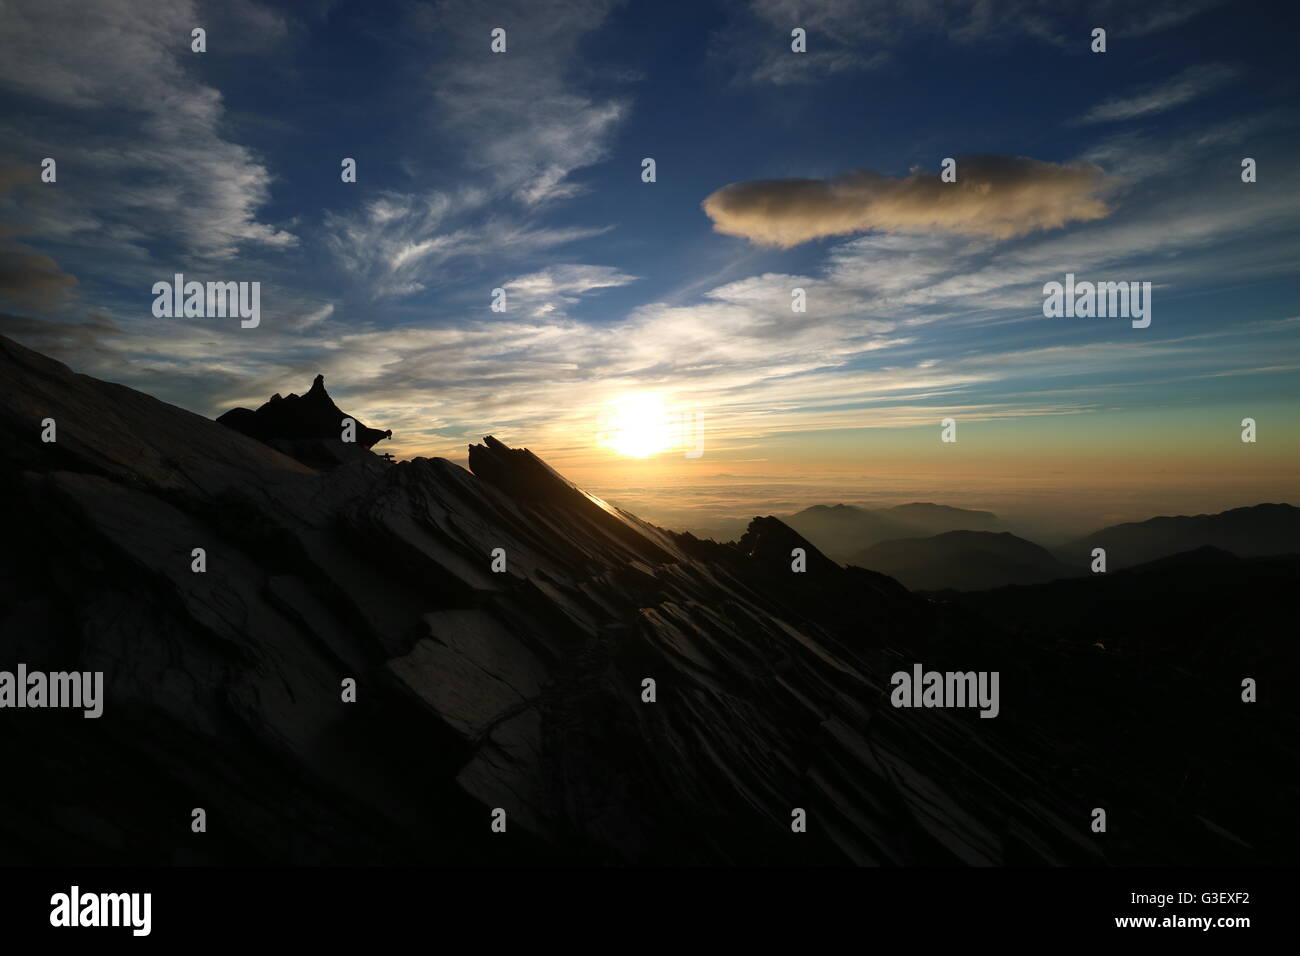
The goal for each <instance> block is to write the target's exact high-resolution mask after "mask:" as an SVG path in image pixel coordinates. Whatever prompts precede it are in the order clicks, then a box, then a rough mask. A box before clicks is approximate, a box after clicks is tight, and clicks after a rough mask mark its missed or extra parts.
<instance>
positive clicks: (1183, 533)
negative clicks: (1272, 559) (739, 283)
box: [1057, 504, 1300, 569]
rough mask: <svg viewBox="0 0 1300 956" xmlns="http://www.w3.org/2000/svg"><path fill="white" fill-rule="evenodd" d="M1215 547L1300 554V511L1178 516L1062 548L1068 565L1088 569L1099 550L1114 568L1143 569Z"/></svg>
mask: <svg viewBox="0 0 1300 956" xmlns="http://www.w3.org/2000/svg"><path fill="white" fill-rule="evenodd" d="M1201 547H1214V548H1220V549H1222V550H1224V551H1228V552H1230V553H1232V554H1235V555H1238V556H1239V557H1243V558H1248V557H1254V556H1257V555H1266V554H1300V508H1296V507H1293V506H1292V505H1287V504H1261V505H1254V506H1252V507H1249V508H1233V509H1232V510H1231V511H1223V512H1220V513H1219V514H1214V515H1178V516H1177V517H1161V518H1151V519H1150V520H1148V521H1136V522H1130V523H1128V524H1117V525H1111V526H1110V527H1108V528H1102V529H1101V530H1100V531H1095V532H1093V533H1092V534H1089V535H1085V536H1083V537H1082V538H1079V539H1078V540H1077V541H1074V542H1071V543H1070V544H1068V545H1066V546H1064V547H1062V548H1060V549H1059V550H1058V552H1057V553H1058V555H1059V556H1060V557H1061V559H1062V560H1064V561H1066V562H1067V563H1070V564H1074V565H1075V566H1079V567H1087V566H1088V564H1089V563H1090V560H1091V558H1090V556H1091V554H1092V550H1093V549H1094V548H1104V549H1105V551H1106V566H1107V567H1108V568H1110V569H1117V568H1126V567H1130V566H1132V565H1135V564H1142V563H1144V562H1147V561H1152V560H1154V559H1156V558H1162V557H1165V556H1166V555H1171V554H1179V553H1181V552H1184V551H1191V550H1193V549H1195V548H1201Z"/></svg>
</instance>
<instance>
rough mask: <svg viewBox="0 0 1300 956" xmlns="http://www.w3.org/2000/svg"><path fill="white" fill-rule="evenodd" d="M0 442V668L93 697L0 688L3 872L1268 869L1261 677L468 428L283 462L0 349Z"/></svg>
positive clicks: (1282, 776)
mask: <svg viewBox="0 0 1300 956" xmlns="http://www.w3.org/2000/svg"><path fill="white" fill-rule="evenodd" d="M286 401H287V400H286ZM331 404H332V402H331ZM331 414H332V413H331ZM46 418H53V419H54V420H55V421H56V422H57V436H58V440H57V442H56V443H52V444H47V443H42V441H41V440H40V433H41V422H42V420H43V419H46ZM0 440H2V441H3V444H2V445H0V500H2V501H3V512H2V513H0V526H3V528H4V529H5V548H4V551H3V556H2V558H0V669H12V668H13V667H14V666H15V665H16V664H17V663H18V662H25V663H26V664H27V665H28V666H29V667H30V668H33V669H37V668H40V669H44V670H47V671H53V670H102V671H103V672H104V675H105V697H106V699H105V701H104V713H103V716H102V717H100V718H99V719H97V720H86V719H83V718H82V716H81V714H80V712H56V711H49V710H44V711H42V710H13V709H5V710H0V766H3V767H4V769H5V786H4V787H3V788H0V860H3V861H39V862H58V861H82V862H90V861H96V862H98V861H105V862H126V861H131V862H168V861H174V862H234V861H241V862H243V861H247V862H299V863H303V862H357V861H389V862H394V861H405V862H472V863H490V862H503V861H516V862H517V861H592V862H643V863H644V862H747V863H768V862H825V863H864V864H893V863H902V864H912V863H968V864H997V863H1099V862H1106V861H1112V862H1130V861H1140V862H1149V863H1154V862H1192V861H1195V862H1211V861H1258V860H1292V861H1294V860H1295V859H1296V858H1297V852H1296V846H1297V838H1296V836H1295V830H1294V827H1293V825H1292V823H1291V820H1290V814H1291V808H1292V807H1293V806H1294V800H1295V797H1296V795H1297V790H1296V777H1295V766H1296V757H1295V743H1294V741H1295V740H1296V739H1297V737H1296V735H1295V731H1296V729H1297V725H1296V721H1295V717H1294V710H1293V709H1291V708H1289V707H1284V706H1280V705H1279V704H1277V703H1276V701H1277V699H1278V696H1280V695H1278V696H1275V697H1274V698H1273V702H1270V701H1269V700H1268V699H1267V698H1265V697H1262V698H1261V702H1260V703H1259V704H1258V705H1251V706H1247V705H1242V704H1240V703H1239V702H1238V697H1237V695H1238V693H1239V691H1238V690H1237V682H1238V675H1237V674H1235V673H1231V674H1224V675H1222V680H1221V681H1220V683H1221V684H1222V686H1219V687H1217V689H1215V687H1214V686H1213V685H1212V682H1211V683H1207V681H1206V678H1205V675H1202V674H1196V675H1194V678H1195V679H1190V678H1189V677H1188V676H1187V675H1186V674H1185V673H1183V672H1182V670H1180V668H1181V666H1182V665H1181V663H1180V662H1178V661H1177V659H1176V656H1175V657H1173V658H1170V657H1169V656H1168V655H1166V656H1164V657H1161V656H1156V657H1149V658H1140V659H1132V658H1128V657H1118V656H1111V657H1106V656H1103V655H1104V654H1105V652H1104V651H1101V650H1099V649H1097V648H1094V647H1093V646H1091V644H1085V643H1083V642H1081V641H1078V640H1065V639H1053V640H1042V639H1039V636H1038V635H1035V634H1033V633H1024V632H1023V631H1022V630H1021V629H1019V628H1014V627H1011V628H1005V627H1002V626H1001V624H1000V623H999V622H998V621H997V620H990V619H989V618H988V616H986V615H984V614H982V613H976V612H971V611H967V610H964V609H961V608H957V607H954V606H950V605H947V604H943V603H939V602H934V601H927V600H924V599H922V598H920V597H917V596H915V595H913V594H911V593H909V592H908V591H907V590H906V589H904V588H903V587H902V586H901V585H899V584H898V583H897V582H896V581H894V580H893V579H891V578H888V577H885V576H884V575H880V574H876V573H874V572H871V571H868V570H864V569H861V568H852V567H850V568H843V567H840V566H839V565H837V564H835V563H834V562H832V561H830V560H828V559H826V558H824V557H823V556H822V555H820V554H819V553H818V552H817V551H816V549H814V548H813V547H812V546H811V545H809V544H808V543H807V542H806V541H804V540H803V539H802V538H800V537H799V536H798V535H797V534H796V533H795V532H794V531H792V530H791V529H790V528H788V527H787V526H785V525H783V524H782V523H781V522H779V521H777V520H776V519H774V518H766V519H755V521H754V522H753V523H752V524H751V526H750V529H749V532H748V533H747V534H746V535H745V536H744V538H743V539H742V540H741V541H740V542H737V543H735V544H719V543H716V542H713V541H707V540H699V539H696V538H694V537H692V536H691V535H679V534H674V533H672V532H669V531H665V530H662V529H660V528H657V527H654V526H652V525H650V524H647V523H646V522H644V521H641V520H639V519H638V518H636V517H635V516H633V515H630V514H627V513H625V512H623V511H620V510H619V509H617V508H614V507H612V506H610V505H608V504H606V503H605V502H602V501H600V500H599V499H597V498H594V497H592V496H590V495H588V494H585V493H584V492H582V491H580V490H578V489H576V488H575V487H573V486H572V485H571V484H569V483H568V482H566V481H565V480H564V479H563V478H561V477H560V476H559V475H557V474H556V473H555V472H554V471H553V470H551V469H550V468H549V467H547V466H546V465H545V464H544V463H543V462H541V461H540V460H539V459H538V458H537V457H536V456H534V455H532V454H531V453H530V452H528V451H526V450H522V449H511V448H507V447H506V446H504V445H502V444H501V443H500V442H497V441H495V440H494V439H491V438H489V439H487V440H486V441H485V443H484V444H483V445H476V446H473V447H472V448H471V450H470V463H471V466H472V468H473V473H471V472H469V471H466V470H464V469H462V468H460V467H458V466H457V465H454V464H452V463H450V462H447V461H444V460H440V459H433V460H429V459H416V460H414V461H409V462H402V463H399V464H396V465H389V464H386V463H383V462H381V461H380V460H379V459H378V458H377V457H376V456H374V455H373V454H365V455H358V456H356V457H354V458H352V459H351V460H346V461H343V462H342V463H341V464H336V465H335V466H334V467H331V468H329V469H328V470H322V469H317V468H311V467H308V466H307V465H305V464H303V463H302V462H301V461H298V460H295V459H293V458H291V457H288V456H286V455H284V454H281V453H280V452H278V451H276V450H275V449H273V448H271V447H268V446H267V445H266V444H264V443H263V442H262V441H259V440H255V439H254V438H251V437H248V436H246V435H244V434H241V433H240V432H238V431H236V430H233V429H231V428H228V427H225V426H224V425H221V424H218V423H216V422H213V421H209V420H207V419H204V418H202V417H200V416H197V415H193V414H191V413H189V412H186V411H183V410H181V409H179V408H176V407H173V406H170V405H167V404H165V403H163V402H159V401H157V400H155V399H152V398H150V397H148V396H147V395H143V394H141V393H139V392H135V391H133V390H131V389H128V388H124V387H122V386H118V385H112V384H108V383H105V382H100V381H97V380H95V379H91V378H88V377H86V376H81V375H76V374H74V373H72V372H71V371H69V370H68V369H67V368H66V367H64V366H63V365H61V364H59V363H57V362H54V361H52V360H50V359H48V358H45V357H43V356H41V355H39V354H37V353H34V352H32V351H30V350H27V349H25V348H22V347H21V346H18V345H16V344H15V343H13V342H11V341H9V340H7V339H2V338H0ZM799 547H801V548H804V549H805V550H806V553H807V558H808V561H807V567H808V570H807V571H806V572H805V573H802V574H794V573H792V572H791V557H790V552H791V550H792V549H793V548H799ZM195 548H203V549H205V551H206V560H207V570H206V572H205V573H194V572H193V571H192V570H191V564H192V552H193V549H195ZM496 549H501V552H498V553H502V552H503V553H504V555H505V558H506V570H505V572H504V573H494V572H493V571H492V570H491V568H492V561H493V557H492V555H493V552H494V551H495V550H496ZM1279 637H1280V635H1279ZM917 662H920V663H922V664H923V665H924V666H925V668H926V669H934V670H998V671H999V672H1000V673H1001V696H1002V700H1001V712H1000V714H999V716H998V717H997V718H996V719H992V720H987V719H980V718H979V715H978V713H977V712H976V711H975V710H934V709H931V710H923V709H922V710H904V709H895V708H894V707H892V706H890V699H889V698H890V690H891V687H890V675H891V674H892V673H893V672H894V671H896V670H910V668H911V666H912V665H913V664H914V663H917ZM1259 663H1260V671H1261V673H1260V676H1261V677H1264V676H1267V675H1266V671H1267V662H1266V661H1262V662H1259ZM348 678H352V679H355V680H356V683H357V700H356V703H344V702H343V701H342V700H341V692H340V688H341V683H342V682H343V681H344V680H345V679H348ZM646 678H651V679H653V680H654V681H655V682H656V691H657V700H656V702H654V703H645V702H643V700H642V693H643V681H644V680H645V679H646ZM1207 687H1209V689H1206V688H1207ZM1063 689H1068V690H1069V694H1068V695H1063V694H1062V690H1063ZM1210 712H1212V714H1213V719H1212V720H1210V719H1201V718H1200V717H1197V715H1202V714H1205V713H1210ZM1111 713H1120V714H1123V715H1124V723H1123V724H1122V725H1120V726H1119V727H1118V732H1117V725H1116V722H1115V721H1113V720H1109V719H1106V720H1099V719H1098V717H1099V716H1104V715H1108V714H1111ZM1153 715H1159V716H1160V723H1161V726H1168V725H1169V724H1171V723H1172V724H1175V725H1176V724H1177V723H1178V721H1179V717H1180V715H1181V716H1186V717H1187V718H1188V719H1191V718H1194V717H1195V718H1196V719H1197V723H1196V727H1197V729H1198V733H1199V736H1197V737H1191V736H1189V737H1186V738H1183V739H1178V740H1169V739H1165V738H1164V737H1163V736H1160V735H1156V734H1153V733H1151V732H1149V731H1148V730H1147V729H1146V726H1145V725H1144V723H1143V721H1144V720H1146V719H1148V718H1151V717H1152V716H1153ZM1233 747H1237V748H1238V749H1239V750H1240V749H1241V748H1243V747H1244V748H1246V749H1245V753H1246V754H1247V756H1246V757H1244V758H1242V759H1239V760H1236V761H1235V762H1234V763H1233V766H1232V769H1231V770H1230V771H1229V773H1230V775H1231V776H1230V779H1229V778H1228V777H1222V776H1220V775H1219V774H1218V772H1217V770H1216V767H1217V766H1218V764H1217V763H1216V760H1217V759H1218V757H1219V756H1220V755H1221V754H1222V753H1223V752H1224V749H1225V748H1233ZM1158 748H1164V749H1163V750H1162V751H1161V753H1162V754H1163V759H1162V761H1161V763H1160V767H1161V771H1160V773H1159V774H1151V775H1147V774H1144V773H1143V772H1142V767H1143V766H1144V757H1146V756H1149V755H1150V754H1151V753H1152V752H1153V751H1155V750H1157V749H1158ZM1171 755H1174V756H1171ZM1179 755H1186V757H1187V759H1188V760H1189V761H1192V762H1194V763H1195V770H1196V773H1197V775H1198V776H1197V777H1196V786H1195V787H1194V788H1192V789H1190V790H1189V789H1188V787H1187V786H1186V785H1184V784H1183V783H1182V781H1180V780H1178V779H1175V777H1174V776H1173V775H1172V774H1171V773H1169V772H1167V771H1166V770H1165V769H1164V768H1165V767H1166V766H1168V765H1171V764H1173V763H1177V760H1178V759H1182V758H1181V756H1179ZM1098 806H1100V807H1104V808H1106V809H1107V813H1108V814H1109V821H1110V832H1108V833H1107V834H1104V835H1098V834H1094V833H1092V832H1091V831H1090V829H1089V823H1090V821H1091V816H1090V815H1091V811H1092V809H1093V808H1094V807H1098ZM196 807H202V808H204V809H205V811H206V814H207V832H206V833H204V834H195V833H193V832H191V826H190V823H191V810H192V809H193V808H196ZM498 807H500V808H503V809H505V811H506V813H507V820H508V824H507V832H506V833H505V834H494V833H492V832H491V829H490V823H491V811H492V810H493V808H498ZM795 808H802V809H803V810H805V811H806V813H807V819H808V826H807V832H806V833H793V832H792V831H791V819H792V816H791V815H792V811H793V810H794V809H795Z"/></svg>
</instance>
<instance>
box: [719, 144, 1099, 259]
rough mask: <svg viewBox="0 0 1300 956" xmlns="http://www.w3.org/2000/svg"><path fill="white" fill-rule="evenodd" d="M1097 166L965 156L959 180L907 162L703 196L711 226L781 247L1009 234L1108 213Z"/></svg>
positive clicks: (775, 181)
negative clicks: (874, 237)
mask: <svg viewBox="0 0 1300 956" xmlns="http://www.w3.org/2000/svg"><path fill="white" fill-rule="evenodd" d="M1105 185H1106V184H1105V181H1104V177H1103V174H1102V170H1101V168H1100V167H1098V166H1096V165H1093V164H1091V163H1082V162H1075V163H1048V162H1041V161H1039V160H1035V159H1028V158H1025V157H1022V156H967V157H959V158H958V160H957V181H956V182H955V183H945V182H942V181H941V180H940V178H939V176H938V175H937V174H935V173H931V172H927V171H924V170H922V169H920V168H919V167H918V168H914V169H913V170H912V171H911V172H910V173H909V174H908V175H907V176H904V177H900V178H894V177H890V176H885V175H883V174H881V173H877V172H874V171H872V170H869V169H861V170H854V171H852V172H849V173H845V174H844V175H842V176H838V177H836V178H835V179H829V180H825V179H768V180H756V181H753V182H742V183H732V184H731V185H729V186H724V187H723V188H721V189H719V190H718V191H717V192H715V193H713V194H712V195H710V196H709V197H708V198H707V199H705V200H704V203H703V207H704V211H705V213H707V214H708V216H709V218H710V219H711V220H713V228H714V229H715V230H716V231H717V232H721V233H725V234H726V235H729V236H740V237H741V238H744V239H748V240H749V241H751V242H753V243H756V244H759V245H768V246H780V247H782V248H789V247H791V246H797V245H799V244H800V243H803V242H808V241H810V240H812V239H821V238H824V237H826V236H842V235H848V234H851V233H855V232H868V231H886V232H896V231H901V232H947V233H957V234H959V235H967V236H988V237H992V238H995V239H1009V238H1012V237H1014V236H1020V235H1024V234H1025V233H1029V232H1034V231H1036V230H1039V229H1057V228H1060V227H1061V226H1064V225H1065V224H1066V223H1069V222H1083V221H1088V220H1092V219H1101V218H1104V217H1105V216H1107V215H1108V214H1109V213H1110V209H1109V207H1108V206H1107V205H1106V203H1105V201H1104V200H1103V199H1102V198H1100V196H1099V193H1100V192H1101V191H1102V190H1103V188H1104V186H1105Z"/></svg>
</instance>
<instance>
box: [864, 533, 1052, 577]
mask: <svg viewBox="0 0 1300 956" xmlns="http://www.w3.org/2000/svg"><path fill="white" fill-rule="evenodd" d="M850 563H852V564H856V565H859V566H860V567H864V568H871V569H872V570H874V571H880V572H881V573H883V574H888V575H890V576H891V577H894V578H897V579H898V580H899V581H901V582H902V583H903V584H904V585H905V586H907V587H909V588H912V589H914V590H918V591H941V590H944V589H948V588H951V589H954V590H959V591H970V590H980V589H983V588H995V587H1001V586H1002V585H1004V584H1032V583H1036V582H1039V581H1050V580H1052V579H1053V578H1062V577H1067V576H1069V575H1071V574H1075V573H1078V572H1077V571H1075V569H1073V568H1069V567H1067V566H1066V565H1064V564H1062V563H1060V562H1059V561H1057V560H1056V558H1054V557H1052V555H1051V553H1050V552H1048V551H1047V549H1045V548H1041V547H1039V546H1038V545H1036V544H1034V543H1033V542H1032V541H1026V540H1025V539H1024V538H1017V537H1016V536H1015V535H1013V534H1010V533H1008V532H1006V531H1002V532H992V531H949V532H947V533H945V534H938V535H934V536H932V537H929V538H904V539H902V540H899V541H882V542H881V543H880V544H876V545H872V546H871V547H870V548H867V549H866V550H864V551H862V552H861V553H859V554H857V555H855V556H854V557H853V559H852V560H851V562H850Z"/></svg>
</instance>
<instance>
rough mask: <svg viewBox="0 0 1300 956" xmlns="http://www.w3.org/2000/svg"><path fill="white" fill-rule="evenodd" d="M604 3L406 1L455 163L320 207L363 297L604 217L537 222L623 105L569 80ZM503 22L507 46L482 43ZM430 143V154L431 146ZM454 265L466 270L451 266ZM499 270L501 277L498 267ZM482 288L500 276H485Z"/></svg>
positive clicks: (414, 287) (427, 281)
mask: <svg viewBox="0 0 1300 956" xmlns="http://www.w3.org/2000/svg"><path fill="white" fill-rule="evenodd" d="M611 6H612V4H611V3H609V2H605V0H586V2H581V3H572V2H567V0H539V2H531V0H529V2H524V0H515V2H507V3H504V4H498V5H495V6H494V9H493V13H492V19H490V20H489V19H486V18H485V17H484V15H483V14H482V13H481V9H480V6H479V5H477V4H476V3H474V2H467V0H453V2H448V3H444V4H440V5H438V6H420V7H413V8H410V10H409V11H408V20H407V21H406V23H405V26H406V28H407V29H406V32H407V33H409V34H410V35H412V36H416V37H431V38H433V40H432V42H433V44H434V47H433V49H432V50H431V49H430V48H429V46H428V44H427V43H426V44H424V45H422V46H419V47H417V49H418V56H419V58H420V60H421V62H432V64H433V65H432V66H430V67H429V68H428V72H427V76H426V77H425V83H426V87H425V90H426V92H424V93H422V97H421V99H422V101H425V102H427V104H428V110H429V112H428V125H429V128H430V129H431V130H432V131H434V132H436V133H437V134H439V137H438V139H439V144H438V150H439V151H447V150H448V148H449V146H450V150H449V151H450V152H451V154H452V156H453V157H454V158H455V160H456V165H457V166H459V167H460V169H459V170H458V171H457V174H456V176H455V178H454V179H453V180H452V182H453V185H452V187H451V188H449V189H446V190H443V191H439V192H434V193H420V192H403V191H401V190H389V191H387V192H385V193H383V194H382V195H381V196H380V197H379V198H378V199H376V200H372V201H371V202H369V203H367V204H366V205H364V206H363V207H362V208H361V209H359V210H354V211H349V212H341V213H329V214H327V216H326V220H325V224H326V226H327V228H328V229H329V230H331V235H329V236H328V238H327V240H326V242H327V245H328V247H329V248H330V250H331V251H332V252H333V254H334V255H335V256H336V257H337V258H338V260H339V261H340V262H341V263H342V264H343V266H344V268H345V269H347V270H348V272H350V273H351V274H352V275H354V276H356V277H358V278H361V279H363V280H364V282H365V283H366V285H367V286H368V288H369V291H370V294H371V297H372V298H376V299H378V298H403V297H406V296H410V295H414V294H416V293H419V292H423V291H425V290H426V289H428V288H429V286H430V285H431V284H435V283H437V282H439V281H440V280H442V279H444V278H446V277H447V276H446V273H445V271H444V270H443V267H444V265H445V264H446V263H448V262H450V261H452V260H463V259H467V258H468V259H473V260H481V261H491V262H492V263H493V268H495V269H512V268H517V267H518V262H519V261H520V260H521V259H527V258H529V257H532V256H535V255H537V254H538V253H541V252H545V251H547V250H549V249H551V248H553V247H555V246H557V245H561V244H563V243H568V242H573V241H575V240H579V239H585V238H590V237H592V236H595V235H599V234H600V233H602V232H604V231H605V228H603V227H581V226H567V227H548V226H545V225H543V224H541V221H540V218H539V217H540V216H541V215H542V214H543V213H544V212H545V211H546V210H548V209H549V208H550V207H551V206H552V205H553V204H554V203H556V202H559V201H561V200H564V199H569V198H572V197H574V196H576V195H579V194H580V193H581V192H583V187H582V186H581V185H580V184H578V183H575V182H572V181H571V179H570V177H571V175H572V174H573V173H574V172H576V171H577V170H580V169H583V168H585V167H588V166H592V165H594V164H596V163H598V162H600V161H601V160H602V159H604V157H605V156H606V154H607V152H608V149H609V144H610V140H611V139H612V137H613V134H614V131H615V130H616V129H617V127H618V125H619V124H620V123H621V122H622V121H623V119H624V118H625V117H626V115H627V105H626V103H624V102H623V101H621V100H620V99H618V98H614V97H605V98H598V97H595V96H593V95H590V94H588V93H587V92H586V91H585V90H584V89H583V88H582V86H581V84H580V83H579V81H578V79H577V78H575V76H574V74H575V73H576V72H578V71H575V69H574V67H573V64H574V62H575V59H578V53H577V49H578V45H579V43H581V42H582V41H583V40H584V39H585V38H587V37H588V36H589V35H590V34H591V33H592V32H593V31H595V30H597V29H599V28H600V26H601V25H602V24H603V22H604V20H605V19H606V16H607V15H608V12H609V10H610V8H611ZM498 24H504V25H505V29H506V31H507V32H506V38H507V52H506V53H504V54H493V53H490V52H489V49H488V44H489V31H490V29H491V28H493V27H494V26H496V25H498ZM429 152H434V150H429ZM408 171H409V172H410V173H411V174H412V175H413V176H414V177H418V178H420V179H426V178H429V177H431V176H436V177H437V178H438V179H439V180H446V179H447V178H448V177H447V173H446V171H445V170H444V169H441V168H439V169H429V168H426V167H425V162H424V161H423V160H416V161H412V162H411V163H410V168H409V170H408ZM460 271H461V272H462V273H463V271H464V270H463V269H462V270H460ZM507 274H508V273H507ZM491 282H492V284H491V285H489V286H488V288H489V289H490V288H492V287H494V286H496V285H498V284H499V280H497V279H492V280H491Z"/></svg>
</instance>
